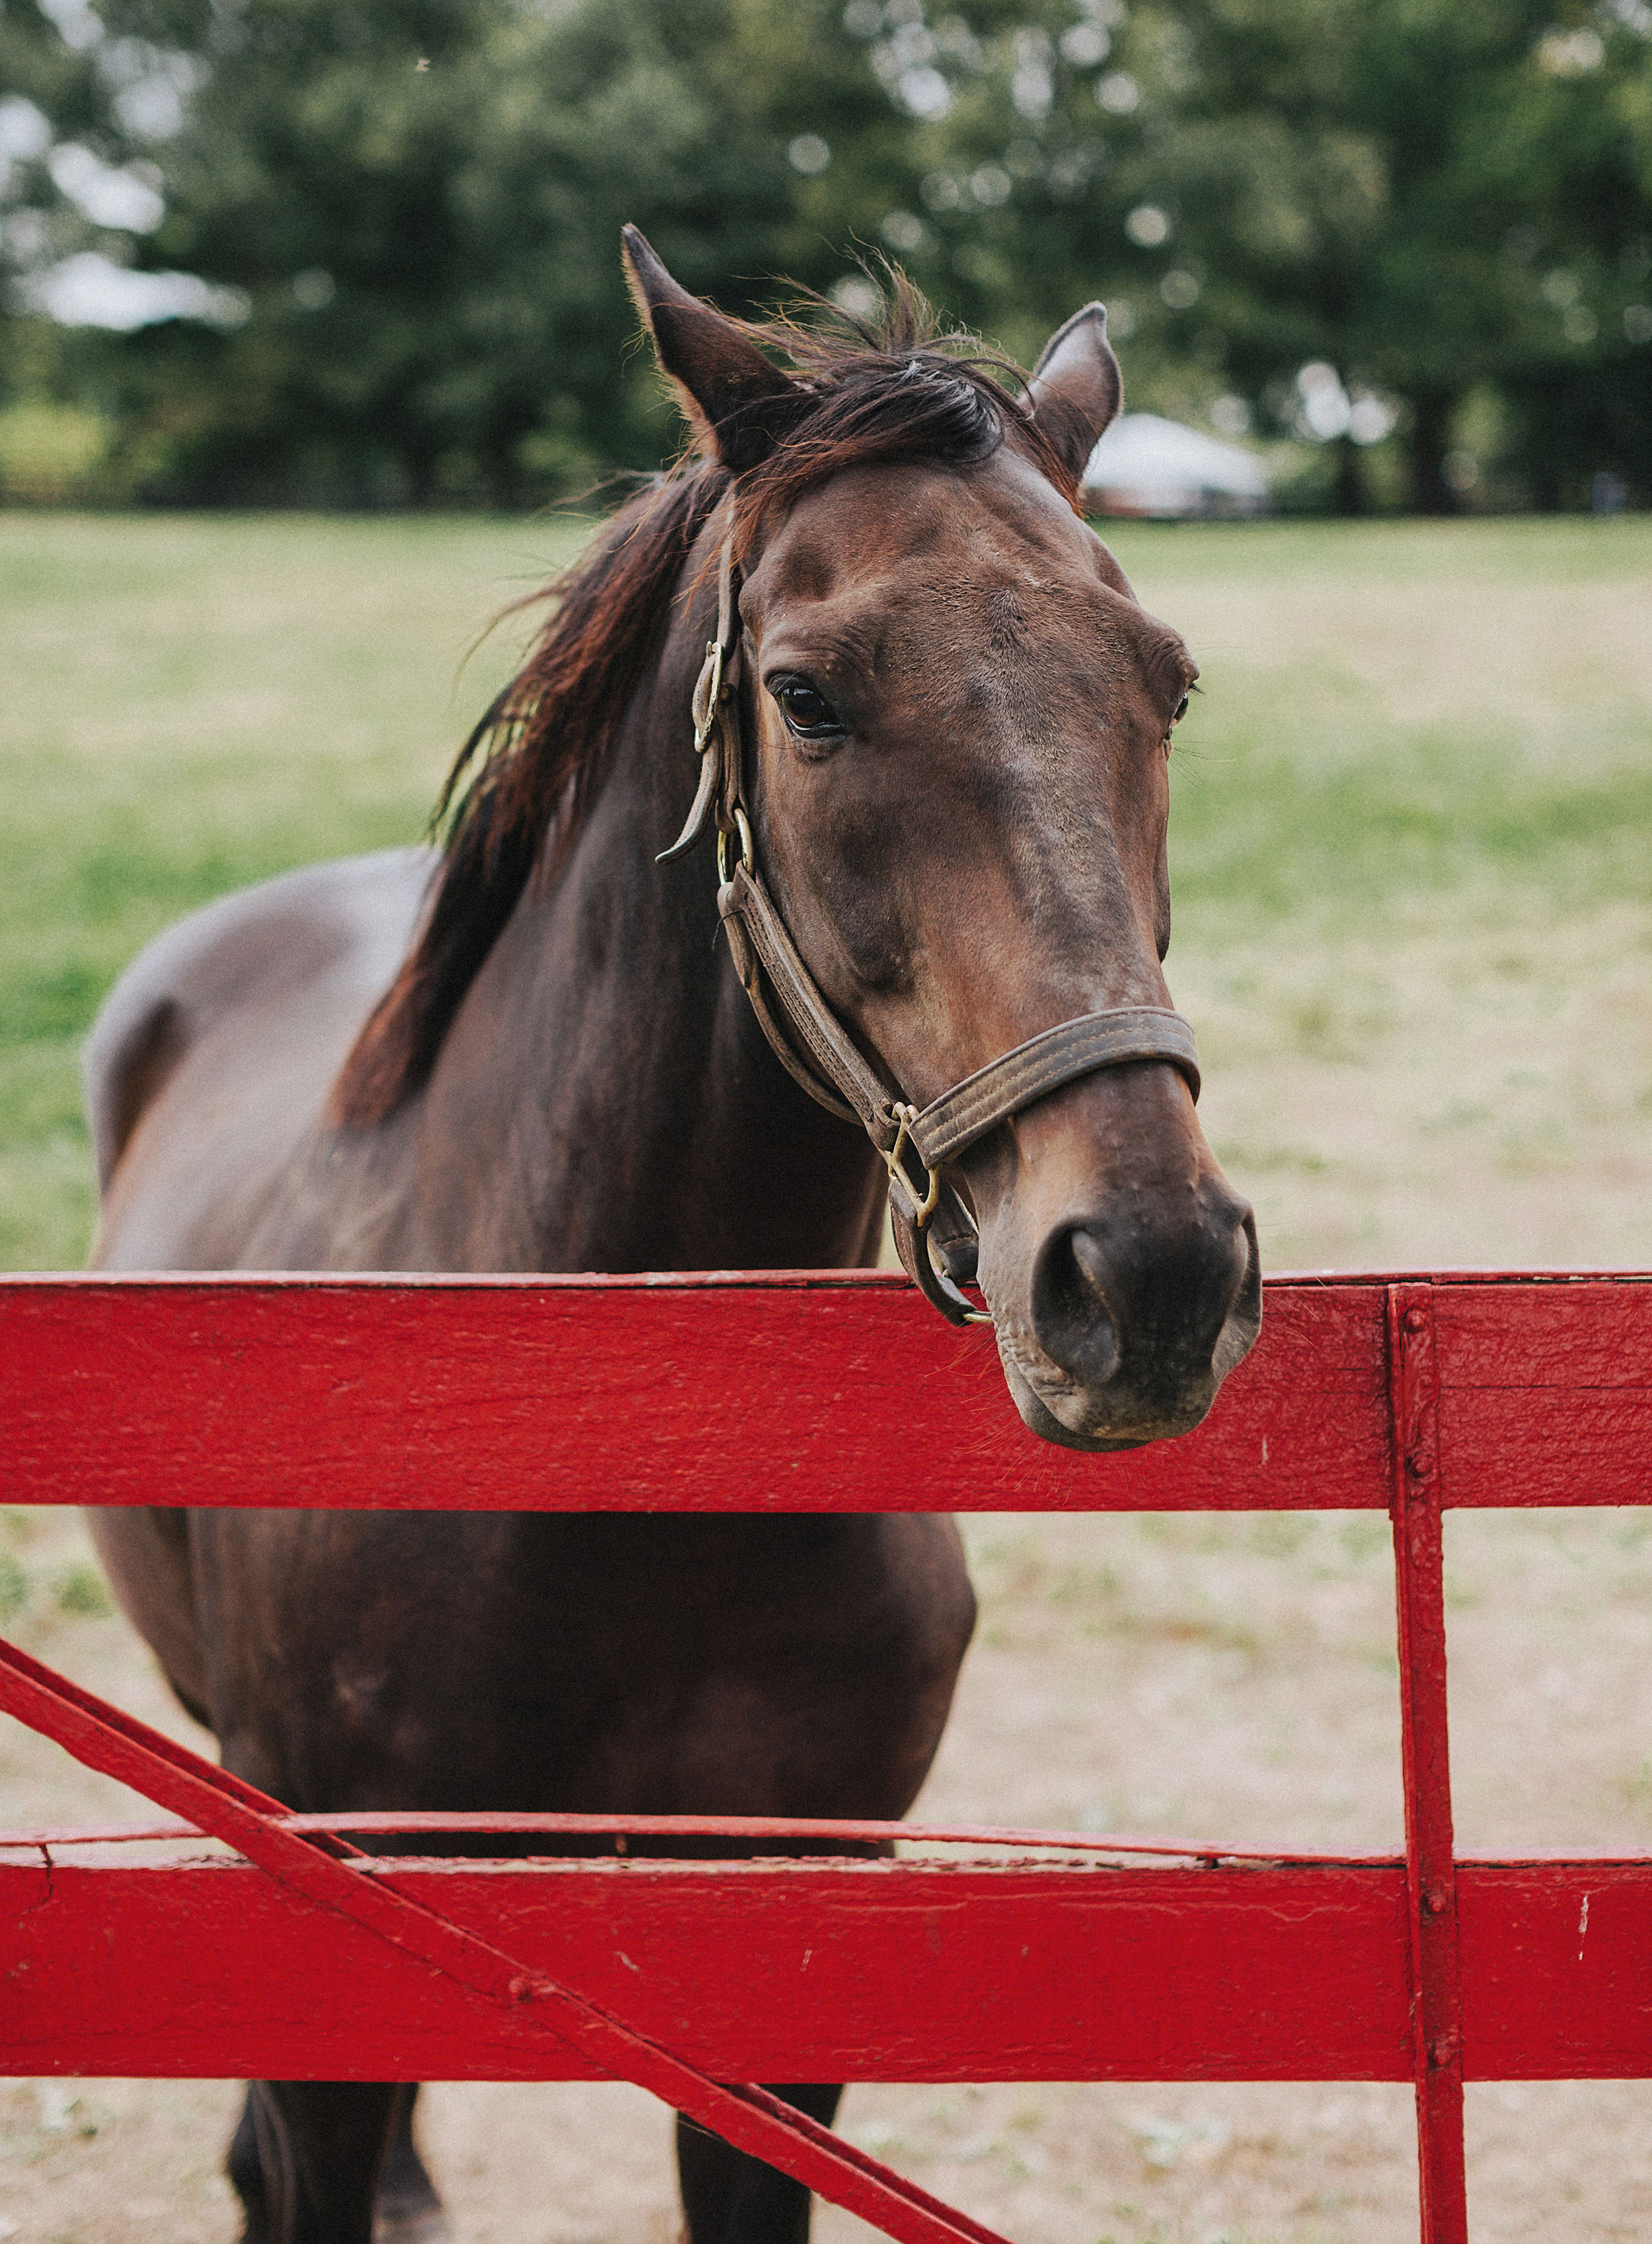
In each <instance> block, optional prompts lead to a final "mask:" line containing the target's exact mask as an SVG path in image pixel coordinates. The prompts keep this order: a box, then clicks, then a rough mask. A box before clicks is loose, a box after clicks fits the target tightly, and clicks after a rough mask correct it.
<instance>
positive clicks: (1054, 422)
mask: <svg viewBox="0 0 1652 2244" xmlns="http://www.w3.org/2000/svg"><path fill="white" fill-rule="evenodd" d="M1028 402H1029V403H1030V405H1031V408H1032V418H1033V421H1034V422H1035V423H1036V425H1037V427H1038V429H1039V432H1040V433H1041V434H1042V435H1043V436H1047V437H1048V438H1049V440H1050V442H1051V443H1053V445H1054V447H1055V449H1056V450H1057V451H1058V452H1059V453H1060V456H1061V457H1062V459H1063V460H1064V461H1065V462H1066V465H1067V467H1068V468H1069V469H1070V470H1072V474H1073V481H1074V482H1075V483H1076V482H1078V481H1079V480H1080V477H1082V476H1083V474H1084V470H1085V468H1086V466H1087V464H1088V462H1089V457H1090V455H1091V453H1092V452H1093V450H1094V449H1095V445H1096V439H1097V438H1098V437H1099V436H1100V435H1101V433H1102V431H1103V430H1104V429H1107V428H1108V427H1109V426H1110V425H1111V423H1112V422H1113V421H1114V418H1115V417H1116V416H1117V414H1118V410H1119V408H1120V406H1121V404H1122V403H1123V402H1124V380H1123V377H1122V375H1121V374H1120V372H1119V362H1118V360H1117V359H1116V358H1114V355H1113V346H1112V344H1111V343H1110V342H1109V341H1107V306H1106V305H1105V304H1087V305H1086V306H1085V308H1084V309H1083V310H1082V311H1081V312H1075V313H1074V314H1073V317H1072V318H1071V319H1070V320H1069V321H1067V322H1066V326H1065V327H1060V328H1057V329H1056V331H1055V333H1054V334H1053V335H1052V336H1051V337H1050V340H1049V341H1048V342H1047V343H1046V345H1045V347H1044V355H1043V357H1042V358H1041V359H1040V360H1039V362H1038V365H1037V366H1036V367H1035V368H1034V369H1033V373H1032V389H1031V390H1030V391H1029V393H1028Z"/></svg>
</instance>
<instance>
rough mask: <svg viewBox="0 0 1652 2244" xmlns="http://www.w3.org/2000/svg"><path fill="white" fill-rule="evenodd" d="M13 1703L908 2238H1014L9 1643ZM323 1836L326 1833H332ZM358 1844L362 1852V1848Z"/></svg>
mask: <svg viewBox="0 0 1652 2244" xmlns="http://www.w3.org/2000/svg"><path fill="white" fill-rule="evenodd" d="M0 1712H3V1713H9V1714H12V1715H15V1716H16V1717H17V1720H19V1721H21V1722H24V1723H26V1724H27V1725H28V1727H30V1728H31V1729H35V1730H38V1731H39V1732H40V1733H41V1734H43V1735H44V1736H46V1737H49V1738H51V1739H53V1740H55V1741H56V1742H57V1743H58V1745H61V1746H62V1747H64V1748H65V1750H66V1751H67V1752H69V1753H71V1754H73V1756H74V1757H75V1759H76V1760H77V1761H82V1762H84V1763H85V1766H86V1767H89V1768H94V1769H97V1770H98V1771H100V1772H101V1773H102V1774H104V1775H105V1776H112V1777H114V1778H116V1779H117V1780H118V1781H119V1782H121V1783H123V1784H126V1785H130V1786H131V1787H132V1788H133V1789H134V1790H136V1791H139V1792H141V1793H143V1794H144V1795H145V1796H146V1798H148V1799H150V1800H152V1801H155V1802H156V1804H157V1805H158V1806H159V1807H163V1808H168V1809H170V1810H171V1811H172V1812H173V1814H174V1815H181V1816H183V1817H185V1818H186V1820H187V1821H188V1822H192V1823H193V1824H195V1825H196V1826H197V1827H198V1828H200V1830H202V1831H204V1832H208V1833H210V1834H211V1835H212V1836H213V1837H214V1838H216V1839H221V1840H223V1841H224V1842H226V1844H227V1845H229V1846H232V1847H234V1848H235V1849H237V1851H238V1852H239V1853H240V1854H242V1855H245V1856H246V1857H247V1860H248V1861H249V1862H254V1863H255V1864H256V1865H257V1867H258V1868H259V1869H261V1870H263V1871H264V1872H266V1873H267V1876H270V1877H272V1878H274V1880H275V1881H276V1882H277V1883H279V1884H281V1885H282V1886H285V1887H287V1888H288V1889H289V1890H290V1891H292V1892H294V1893H296V1894H298V1895H300V1896H302V1897H303V1899H305V1900H306V1901H308V1902H310V1903H314V1904H315V1906H316V1907H317V1908H321V1909H327V1910H328V1911H329V1912H330V1913H331V1914H333V1915H334V1916H340V1917H343V1918H346V1919H349V1920H350V1921H351V1922H353V1923H356V1924H358V1925H360V1926H362V1928H363V1929H364V1930H367V1931H369V1932H370V1933H372V1934H373V1935H374V1936H376V1938H378V1939H381V1940H383V1941H386V1942H388V1943H389V1944H390V1945H391V1946H393V1947H395V1948H397V1949H399V1950H402V1951H403V1954H405V1955H407V1956H409V1957H414V1958H416V1960H417V1961H418V1962H420V1963H423V1964H426V1965H427V1966H429V1967H430V1969H432V1970H437V1971H440V1972H442V1973H443V1974H444V1976H445V1977H449V1978H450V1979H452V1980H454V1981H455V1982H457V1984H459V1985H460V1986H462V1987H464V1988H465V1989H466V1990H467V1991H469V1992H471V1994H474V1995H477V1996H479V1997H482V1998H483V1999H484V2000H486V2001H488V2002H490V2003H492V2004H495V2005H497V2006H498V2007H500V2008H504V2007H505V2006H507V2005H508V2006H509V2007H510V2009H511V2011H513V2012H515V2013H516V2014H517V2016H518V2017H525V2018H526V2021H527V2023H528V2024H530V2025H531V2026H532V2027H536V2028H538V2029H539V2030H541V2031H545V2032H546V2033H549V2034H551V2035H553V2036H554V2037H555V2038H557V2039H558V2040H559V2041H561V2042H563V2043H565V2045H568V2046H569V2047H572V2048H575V2049H577V2050H578V2051H579V2052H580V2054H581V2056H582V2057H584V2058H586V2061H587V2062H588V2063H590V2064H592V2065H595V2066H597V2067H598V2068H599V2070H601V2071H602V2072H606V2073H608V2074H610V2075H611V2076H612V2077H613V2078H615V2079H619V2080H629V2081H632V2082H634V2083H635V2085H637V2086H638V2087H640V2088H646V2089H647V2090H648V2091H649V2092H651V2093H652V2094H653V2095H655V2096H658V2097H659V2098H660V2099H661V2100H662V2101H663V2102H665V2103H667V2104H669V2105H671V2106H672V2108H673V2109H674V2111H677V2112H681V2113H682V2114H683V2116H684V2117H685V2118H687V2119H692V2120H694V2122H695V2123H696V2124H697V2125H699V2126H702V2127H705V2128H707V2129H708V2130H709V2131H710V2132H712V2133H714V2134H717V2135H721V2137H722V2139H723V2140H724V2141H725V2142H727V2143H729V2144H731V2145H732V2146H733V2147H734V2148H735V2149H736V2150H739V2151H744V2152H746V2153H748V2154H749V2155H750V2156H751V2157H753V2158H758V2159H762V2160H765V2161H766V2162H767V2163H768V2165H770V2166H778V2167H779V2168H780V2169H781V2170H782V2173H788V2174H789V2175H790V2176H791V2177H792V2179H793V2180H796V2181H799V2182H802V2184H803V2185H804V2186H805V2187H807V2188H809V2189H812V2190H814V2191H816V2193H818V2194H819V2195H820V2196H822V2197H824V2198H829V2200H831V2201H832V2202H833V2203H834V2204H836V2205H841V2206H843V2207H844V2209H845V2210H846V2211H848V2212H850V2213H854V2214H858V2216H859V2217H860V2218H861V2219H862V2220H866V2221H869V2222H870V2223H871V2224H872V2225H873V2226H874V2227H878V2228H881V2229H883V2230H884V2234H886V2235H889V2236H891V2237H894V2238H895V2239H896V2240H897V2244H1005V2240H1004V2239H1003V2238H1001V2237H1000V2236H999V2235H998V2234H997V2233H996V2231H994V2230H992V2229H991V2228H988V2227H985V2226H984V2225H983V2224H982V2223H981V2222H979V2221H978V2220H972V2218H971V2217H970V2216H969V2214H965V2213H960V2212H958V2210H956V2208H954V2207H951V2206H949V2205H946V2204H944V2203H943V2201H942V2200H940V2199H939V2198H937V2197H932V2196H931V2194H930V2193H929V2192H928V2191H927V2190H924V2189H921V2188H919V2187H918V2186H917V2183H915V2182H911V2181H908V2180H906V2179H905V2178H904V2176H903V2175H901V2174H897V2173H895V2172H894V2171H893V2169H892V2168H890V2167H889V2166H884V2165H882V2164H880V2162H879V2161H878V2160H876V2159H874V2158H872V2157H870V2155H869V2154H868V2153H865V2152H864V2151H862V2150H859V2149H857V2148H856V2146H855V2145H854V2144H852V2143H850V2142H847V2141H845V2139H843V2137H842V2136H841V2135H835V2134H834V2133H833V2132H831V2130H830V2129H829V2128H828V2127H823V2126H820V2125H819V2124H818V2123H817V2122H816V2121H815V2120H813V2119H809V2118H808V2116H807V2115H806V2114H805V2113H803V2112H799V2111H797V2110H796V2108H795V2107H794V2106H793V2105H789V2104H786V2103H783V2102H782V2100H781V2099H780V2098H779V2097H777V2096H774V2095H771V2094H770V2093H769V2092H768V2090H767V2089H766V2088H760V2087H756V2086H755V2085H751V2084H749V2083H743V2082H742V2083H738V2084H735V2083H726V2082H721V2081H715V2080H713V2079H711V2078H709V2076H708V2075H707V2074H706V2073H703V2072H700V2071H699V2070H698V2069H697V2068H696V2067H695V2066H694V2065H689V2064H687V2062H686V2061H685V2060H684V2059H683V2058H679V2057H677V2056H674V2054H673V2053H672V2051H669V2050H667V2049H666V2048H664V2047H663V2046H662V2045H660V2043H658V2042H656V2041H653V2039H651V2038H649V2037H648V2036H647V2035H645V2034H640V2033H638V2032H636V2031H634V2030H633V2028H632V2027H630V2026H628V2025H626V2024H625V2022H624V2021H623V2020H622V2019H620V2018H616V2017H614V2016H613V2013H612V2012H610V2011H606V2010H604V2009H603V2008H602V2007H601V2006H600V2005H599V2004H595V2003H592V2002H588V2001H587V2000H586V1998H585V1997H584V1996H582V1995H579V1994H577V1993H576V1992H575V1991H573V1990H572V1988H569V1987H565V1986H562V1985H560V1984H559V1983H558V1982H557V1981H556V1980H554V1979H552V1978H550V1977H547V1976H546V1975H545V1973H544V1972H542V1971H538V1970H534V1969H533V1968H532V1967H531V1966H529V1965H527V1964H525V1963H522V1962H521V1961H520V1960H519V1959H518V1958H517V1957H512V1956H510V1955H507V1954H506V1953H505V1952H504V1950H502V1949H499V1948H496V1947H495V1946H493V1944H492V1943H491V1942H489V1941H486V1940H484V1939H482V1938H481V1937H480V1936H478V1935H477V1934H476V1933H473V1932H471V1931H469V1930H466V1929H465V1928H464V1926H462V1925H458V1924H455V1923H453V1922H452V1920H451V1919H450V1918H449V1917H445V1916H442V1915H441V1913H440V1912H439V1911H438V1910H437V1909H430V1908H429V1907H427V1906H426V1905H425V1904H424V1903H422V1902H416V1901H412V1900H410V1899H409V1898H408V1897H407V1896H405V1895H403V1894H400V1893H397V1892H396V1891H395V1890H394V1889H393V1888H392V1887H391V1886H389V1884H388V1883H386V1882H385V1881H384V1880H383V1878H381V1877H378V1876H367V1875H364V1874H363V1872H362V1870H361V1869H355V1868H352V1867H351V1864H350V1862H349V1860H346V1859H342V1858H341V1855H340V1854H338V1853H335V1852H332V1851H324V1849H333V1848H339V1847H341V1845H342V1842H340V1841H339V1840H338V1839H337V1838H336V1837H335V1836H334V1835H331V1834H318V1835H316V1836H315V1837H312V1836H310V1835H302V1836H301V1835H299V1834H298V1833H296V1832H294V1831H291V1830H288V1829H285V1828H282V1826H281V1823H280V1822H277V1821H275V1820H274V1819H275V1818H278V1817H282V1816H285V1815H287V1813H288V1810H287V1809H286V1808H284V1807H283V1806H282V1804H281V1802H280V1801H276V1800H274V1799H272V1798H271V1797H270V1795H268V1794H267V1793H263V1792H260V1791H259V1790H258V1789H257V1788H255V1787H254V1786H253V1785H250V1784H247V1782H246V1781H244V1780H243V1779H241V1778H240V1777H237V1776H234V1775H233V1774H231V1773H230V1772H229V1771H228V1770H227V1769H222V1768H219V1767H215V1766H214V1765H213V1763H212V1762H211V1761H206V1760H203V1759H202V1757H201V1756H200V1754H194V1753H192V1752H191V1751H190V1750H189V1748H188V1747H186V1746H180V1745H178V1744H176V1743H175V1742H174V1741H173V1740H172V1739H170V1738H168V1737H166V1736H164V1735H163V1734H162V1733H161V1732H159V1730H153V1729H151V1728H150V1727H149V1726H148V1725H147V1724H146V1723H144V1722H140V1721H139V1720H137V1719H136V1718H135V1717H134V1716H132V1715H131V1714H126V1713H122V1712H121V1710H120V1709H119V1708H118V1707H112V1706H111V1705H109V1704H108V1702H107V1701H106V1700H101V1699H99V1698H98V1697H97V1696H96V1695H95V1694H94V1693H91V1692H90V1691H86V1690H83V1689H82V1688H81V1687H80V1686H78V1685H77V1684H73V1683H71V1682H70V1681H69V1680H68V1679H67V1678H66V1677H64V1676H61V1675H59V1674H58V1673H56V1672H55V1670H53V1669H52V1668H50V1667H47V1666H44V1664H43V1663H42V1662H41V1661H39V1660H37V1659H31V1658H30V1656H29V1654H28V1653H24V1652H20V1651H19V1650H18V1649H17V1646H15V1645H10V1644H6V1643H3V1642H0ZM318 1841H319V1843H318ZM349 1853H350V1854H351V1855H355V1859H356V1860H357V1861H365V1860H367V1859H369V1858H367V1857H364V1856H362V1855H359V1854H358V1853H357V1851H356V1850H355V1849H350V1850H349Z"/></svg>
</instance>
